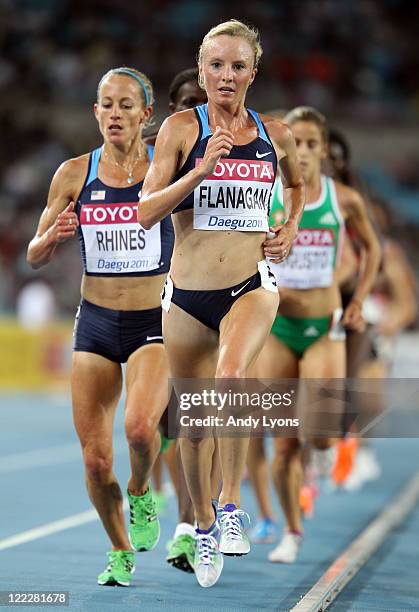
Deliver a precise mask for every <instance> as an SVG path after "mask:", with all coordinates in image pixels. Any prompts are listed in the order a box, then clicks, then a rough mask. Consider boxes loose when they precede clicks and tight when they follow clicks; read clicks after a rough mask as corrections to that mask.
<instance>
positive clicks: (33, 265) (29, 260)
mask: <svg viewBox="0 0 419 612" xmlns="http://www.w3.org/2000/svg"><path fill="white" fill-rule="evenodd" d="M26 262H27V263H28V264H29V265H30V267H31V268H32V269H33V270H38V268H40V267H41V266H40V265H39V264H38V263H37V261H36V260H35V259H34V257H33V255H32V253H31V250H30V248H29V249H28V250H27V252H26Z"/></svg>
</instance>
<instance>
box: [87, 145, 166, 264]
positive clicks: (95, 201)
mask: <svg viewBox="0 0 419 612" xmlns="http://www.w3.org/2000/svg"><path fill="white" fill-rule="evenodd" d="M147 150H148V155H149V158H150V161H151V160H152V159H153V152H154V148H153V147H152V146H150V145H147ZM101 152H102V149H101V148H99V149H96V150H95V151H92V153H91V154H90V158H89V167H88V171H87V178H86V181H85V183H84V185H83V189H82V190H81V193H80V196H79V199H78V202H77V207H76V212H77V216H78V219H79V228H78V236H79V241H80V251H81V257H82V261H83V269H84V273H85V274H86V275H88V276H114V275H116V274H117V275H119V276H154V275H156V274H163V273H166V272H168V271H169V266H170V259H171V256H172V251H173V243H174V233H173V226H172V221H171V219H170V215H169V216H168V217H166V218H165V219H163V220H162V221H160V223H157V224H156V225H155V226H154V227H152V228H151V229H150V230H146V229H144V228H143V227H141V225H140V224H139V223H138V221H137V206H138V200H139V192H140V190H141V188H142V186H143V182H144V181H140V182H139V183H136V184H135V185H129V186H128V187H109V185H105V184H104V183H102V181H101V180H100V179H99V178H98V165H99V161H100V156H101Z"/></svg>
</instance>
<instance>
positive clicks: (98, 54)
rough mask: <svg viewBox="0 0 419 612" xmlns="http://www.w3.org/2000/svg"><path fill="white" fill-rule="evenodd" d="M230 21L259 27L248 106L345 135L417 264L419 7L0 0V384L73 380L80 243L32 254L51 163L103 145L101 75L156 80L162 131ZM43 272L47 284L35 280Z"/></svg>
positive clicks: (321, 0) (384, 0)
mask: <svg viewBox="0 0 419 612" xmlns="http://www.w3.org/2000/svg"><path fill="white" fill-rule="evenodd" d="M232 16H234V17H236V18H239V19H242V20H244V21H246V22H248V23H251V24H254V25H255V26H256V27H257V28H258V29H259V30H260V33H261V39H262V44H263V48H264V55H263V58H262V64H261V68H260V71H259V75H258V77H257V79H256V81H255V84H254V85H253V87H252V88H251V89H250V91H249V97H248V104H249V106H253V107H254V108H256V109H257V110H259V111H268V112H269V111H273V110H278V109H289V108H291V107H293V106H296V105H299V104H310V105H313V106H315V107H317V108H318V109H319V110H321V111H322V112H324V113H325V114H326V115H327V116H328V118H330V123H331V125H332V126H334V127H337V128H339V129H342V130H343V131H344V133H345V134H347V136H348V138H349V141H350V144H351V146H352V149H353V156H354V167H355V169H356V170H357V171H358V172H359V173H360V175H361V177H362V180H363V181H364V184H365V188H366V189H367V190H368V192H369V193H371V194H372V195H373V196H374V197H378V198H379V199H380V201H382V202H384V203H385V204H386V206H388V209H389V211H390V215H391V225H392V229H391V233H392V234H393V235H394V236H396V237H397V238H398V239H399V240H400V241H401V242H402V243H403V245H404V247H405V248H406V250H407V253H408V256H409V258H410V259H411V261H412V263H413V265H414V267H415V270H417V269H418V261H419V248H418V242H417V240H416V236H417V229H418V224H419V205H418V196H419V174H418V173H417V167H418V164H419V138H418V136H419V130H418V125H419V123H418V119H419V59H418V55H417V38H416V24H417V21H418V17H419V6H418V5H416V4H415V3H408V2H405V1H403V0H399V1H398V0H377V1H376V0H358V1H354V2H349V3H348V2H343V1H339V0H302V1H300V2H295V1H292V0H282V1H281V2H268V1H263V0H262V1H259V2H254V3H250V2H249V3H247V5H246V6H243V3H242V2H238V1H236V0H233V1H231V2H229V3H228V5H227V3H222V2H213V1H212V0H201V1H196V0H180V1H178V2H173V1H171V0H153V1H151V0H142V1H141V2H131V1H129V0H119V1H118V2H117V3H115V2H111V1H109V0H101V1H100V2H96V1H94V0H83V1H80V0H72V1H71V0H0V24H1V25H0V46H1V59H0V88H1V95H0V122H1V125H2V147H1V149H0V270H1V283H0V315H1V321H2V322H1V324H0V342H1V347H2V349H1V357H0V385H1V386H7V387H10V386H26V387H30V388H32V387H34V386H35V387H36V386H38V387H42V386H44V385H45V384H46V383H47V382H49V383H51V381H53V382H58V383H62V382H63V381H65V380H66V375H67V371H68V365H69V361H70V348H69V346H70V344H69V334H70V335H71V319H72V318H73V316H74V312H75V308H76V306H77V303H78V300H79V284H80V274H81V265H80V261H79V255H78V241H77V240H74V241H71V242H70V243H66V244H65V245H63V246H61V247H60V249H59V250H58V252H57V254H56V257H55V258H54V260H53V261H52V262H51V263H50V265H49V266H47V267H45V268H43V269H42V270H40V271H38V272H34V271H32V270H31V269H30V268H29V266H28V265H27V263H26V260H25V254H26V247H27V244H28V242H29V240H30V239H31V237H32V236H33V234H34V231H35V228H36V223H37V220H38V217H39V214H40V212H41V210H42V208H43V207H44V205H45V202H46V198H47V193H48V186H49V183H50V180H51V178H52V175H53V173H54V171H55V169H56V168H57V167H58V165H59V164H60V163H61V162H62V161H63V160H65V159H67V158H69V157H72V156H76V155H79V154H81V153H84V152H86V151H87V150H89V149H92V148H94V147H96V146H97V145H98V143H99V142H100V138H99V132H98V129H97V125H96V121H95V119H94V116H93V113H92V110H91V109H92V105H93V103H94V101H95V90H96V85H97V82H98V80H99V78H100V76H101V75H102V74H103V73H104V72H105V71H107V70H108V69H109V68H110V67H114V66H118V65H132V66H135V67H138V68H139V69H141V70H142V71H144V72H145V73H146V74H147V75H149V76H150V78H151V79H152V81H153V84H154V87H155V90H156V105H155V128H154V129H156V128H157V127H158V126H159V124H160V122H161V120H162V119H163V118H164V116H165V114H166V113H167V106H168V99H167V91H168V86H169V84H170V81H171V79H172V78H173V76H174V75H175V74H176V73H177V72H178V71H179V70H182V69H184V68H187V67H190V66H192V65H194V62H195V57H196V53H197V49H198V46H199V43H200V41H201V40H202V37H203V35H204V34H205V33H206V32H207V31H208V29H209V28H210V27H211V26H213V25H214V24H216V23H218V22H221V21H223V20H226V19H228V18H230V17H232ZM35 279H36V280H38V281H42V282H43V283H44V286H43V287H41V286H37V287H35V286H32V285H31V283H32V282H33V281H34V280H35ZM28 286H30V291H27V289H28ZM22 289H24V291H23V293H22ZM36 305H38V306H39V308H40V309H41V310H42V309H43V310H44V315H45V317H44V319H45V320H54V321H55V324H54V326H51V325H49V326H48V328H49V331H48V332H45V330H44V329H41V330H39V329H38V327H41V323H42V321H41V320H40V321H39V325H37V321H38V317H39V312H37V308H36ZM17 311H18V315H19V319H18V322H17V324H16V313H17ZM40 318H41V319H42V316H41V317H40Z"/></svg>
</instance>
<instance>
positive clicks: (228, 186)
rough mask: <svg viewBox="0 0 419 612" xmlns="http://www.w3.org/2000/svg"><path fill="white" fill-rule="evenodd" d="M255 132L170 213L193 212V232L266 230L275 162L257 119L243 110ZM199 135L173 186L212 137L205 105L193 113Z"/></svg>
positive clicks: (195, 161) (201, 154)
mask: <svg viewBox="0 0 419 612" xmlns="http://www.w3.org/2000/svg"><path fill="white" fill-rule="evenodd" d="M246 110H247V112H248V113H249V115H250V116H251V117H252V119H253V120H254V122H255V123H256V126H257V128H258V136H257V138H255V140H253V141H252V142H249V143H248V144H246V145H234V146H233V148H232V149H231V151H230V155H229V156H228V157H223V158H221V159H220V161H219V162H218V163H217V166H216V168H215V170H214V172H213V174H211V175H210V176H207V177H206V178H205V179H204V180H203V181H202V182H201V183H200V184H199V185H198V186H197V187H196V188H195V189H194V191H193V192H192V193H190V194H189V195H188V196H187V197H186V198H185V199H184V200H183V201H182V202H181V203H180V204H179V205H178V206H177V207H176V208H175V209H174V210H173V213H174V214H175V213H178V212H180V211H182V210H187V209H191V208H192V209H193V211H194V229H201V230H225V231H231V230H238V231H253V232H257V231H268V217H269V211H270V200H271V195H272V194H271V192H272V187H273V184H274V181H275V176H276V169H277V157H276V153H275V149H274V147H273V145H272V142H271V139H270V138H269V136H268V134H267V131H266V129H265V127H264V125H263V123H262V122H261V120H260V118H259V115H258V114H257V113H256V112H255V111H253V110H251V109H246ZM194 111H195V114H196V118H197V121H198V124H199V135H198V138H197V141H196V143H195V145H194V147H193V149H192V151H191V152H190V154H189V156H188V158H187V160H186V162H185V164H184V165H183V166H182V168H181V169H180V170H179V172H178V173H177V174H176V176H175V177H174V179H173V181H177V180H178V179H180V178H181V177H182V176H184V175H185V174H187V173H188V172H189V171H190V170H192V169H193V168H195V167H196V166H197V165H199V164H200V163H201V161H202V158H203V157H204V154H205V150H206V147H207V143H208V140H209V139H210V138H211V136H212V132H211V128H210V126H209V123H208V105H207V104H203V105H202V106H197V107H195V108H194Z"/></svg>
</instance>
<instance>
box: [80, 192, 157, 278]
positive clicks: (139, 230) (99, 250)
mask: <svg viewBox="0 0 419 612" xmlns="http://www.w3.org/2000/svg"><path fill="white" fill-rule="evenodd" d="M137 206H138V205H137V203H135V202H134V203H133V202H129V203H119V204H106V203H103V204H83V205H82V207H81V211H80V227H81V231H82V233H83V238H84V244H85V249H86V272H90V273H96V274H100V273H103V274H127V273H128V274H130V273H135V272H148V271H150V270H155V269H156V268H158V267H159V263H160V259H161V239H160V223H157V224H156V225H154V226H153V227H152V228H151V229H150V230H145V229H144V228H143V227H141V225H140V224H139V223H138V221H137Z"/></svg>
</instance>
